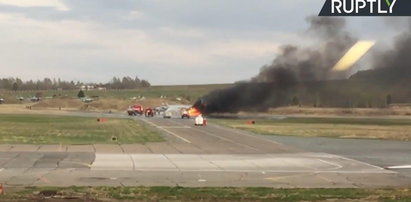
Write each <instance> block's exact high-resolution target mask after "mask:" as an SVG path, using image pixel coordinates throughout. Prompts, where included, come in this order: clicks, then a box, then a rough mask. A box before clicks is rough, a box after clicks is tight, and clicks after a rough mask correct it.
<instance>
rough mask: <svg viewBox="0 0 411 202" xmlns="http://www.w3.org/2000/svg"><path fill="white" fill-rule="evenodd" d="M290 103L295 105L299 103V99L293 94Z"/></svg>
mask: <svg viewBox="0 0 411 202" xmlns="http://www.w3.org/2000/svg"><path fill="white" fill-rule="evenodd" d="M292 103H293V105H295V106H297V105H300V100H299V99H298V97H297V96H294V97H293V100H292Z"/></svg>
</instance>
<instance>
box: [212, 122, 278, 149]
mask: <svg viewBox="0 0 411 202" xmlns="http://www.w3.org/2000/svg"><path fill="white" fill-rule="evenodd" d="M209 125H210V126H213V127H216V128H220V129H223V130H230V131H232V132H233V133H237V134H240V135H244V136H248V137H252V138H255V139H259V140H262V141H267V142H271V143H274V144H277V145H283V144H281V143H279V142H277V141H274V140H270V139H266V138H262V137H257V136H255V135H250V134H247V133H245V132H244V131H241V130H238V129H234V128H225V127H223V126H220V125H216V124H209Z"/></svg>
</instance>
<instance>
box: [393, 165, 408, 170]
mask: <svg viewBox="0 0 411 202" xmlns="http://www.w3.org/2000/svg"><path fill="white" fill-rule="evenodd" d="M387 169H411V165H401V166H389V167H387Z"/></svg>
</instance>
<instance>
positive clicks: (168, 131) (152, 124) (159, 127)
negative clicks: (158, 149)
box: [139, 118, 191, 144]
mask: <svg viewBox="0 0 411 202" xmlns="http://www.w3.org/2000/svg"><path fill="white" fill-rule="evenodd" d="M139 119H140V120H142V121H144V122H146V123H148V124H150V125H151V126H154V127H156V128H158V129H161V130H163V131H165V132H167V133H169V134H171V135H174V136H175V137H177V138H179V139H181V140H183V141H184V142H187V143H189V144H191V142H190V141H189V140H187V139H185V138H183V137H181V136H179V135H177V134H176V133H174V132H171V131H170V130H167V129H165V128H162V127H161V126H159V125H157V124H155V123H153V122H151V121H148V120H146V119H142V118H139Z"/></svg>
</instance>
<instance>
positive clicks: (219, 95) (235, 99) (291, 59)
mask: <svg viewBox="0 0 411 202" xmlns="http://www.w3.org/2000/svg"><path fill="white" fill-rule="evenodd" d="M307 21H308V22H309V24H310V26H309V29H308V30H307V35H309V36H312V38H314V39H316V40H315V41H316V42H317V43H316V44H315V45H313V46H312V47H301V46H296V45H286V46H283V47H281V49H280V53H279V55H278V56H277V57H276V58H275V59H274V61H273V62H272V64H270V65H266V66H263V67H262V68H261V71H260V73H259V74H258V75H257V76H255V77H253V78H252V79H250V81H247V82H242V83H238V84H236V85H235V86H234V87H232V88H228V89H223V90H217V91H214V92H211V93H210V94H209V95H207V96H205V97H203V98H202V99H200V100H198V101H197V102H196V103H195V104H194V107H196V108H198V109H200V110H201V111H202V112H203V113H214V112H238V111H264V110H266V109H268V108H270V107H276V106H283V105H287V104H288V103H289V102H290V98H289V97H290V95H289V92H290V91H292V89H293V88H295V87H296V86H298V85H299V84H301V83H304V82H314V81H322V80H329V79H344V78H346V77H347V76H348V72H338V73H337V72H333V71H331V68H333V66H334V65H335V64H336V63H337V62H338V60H339V59H340V58H341V57H342V56H343V55H344V53H345V52H346V51H347V50H348V49H349V48H350V47H351V46H352V45H353V44H354V43H355V42H356V39H355V38H354V37H352V36H351V35H350V34H349V33H348V32H347V31H346V30H345V21H344V20H343V19H341V18H319V17H309V18H307Z"/></svg>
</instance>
